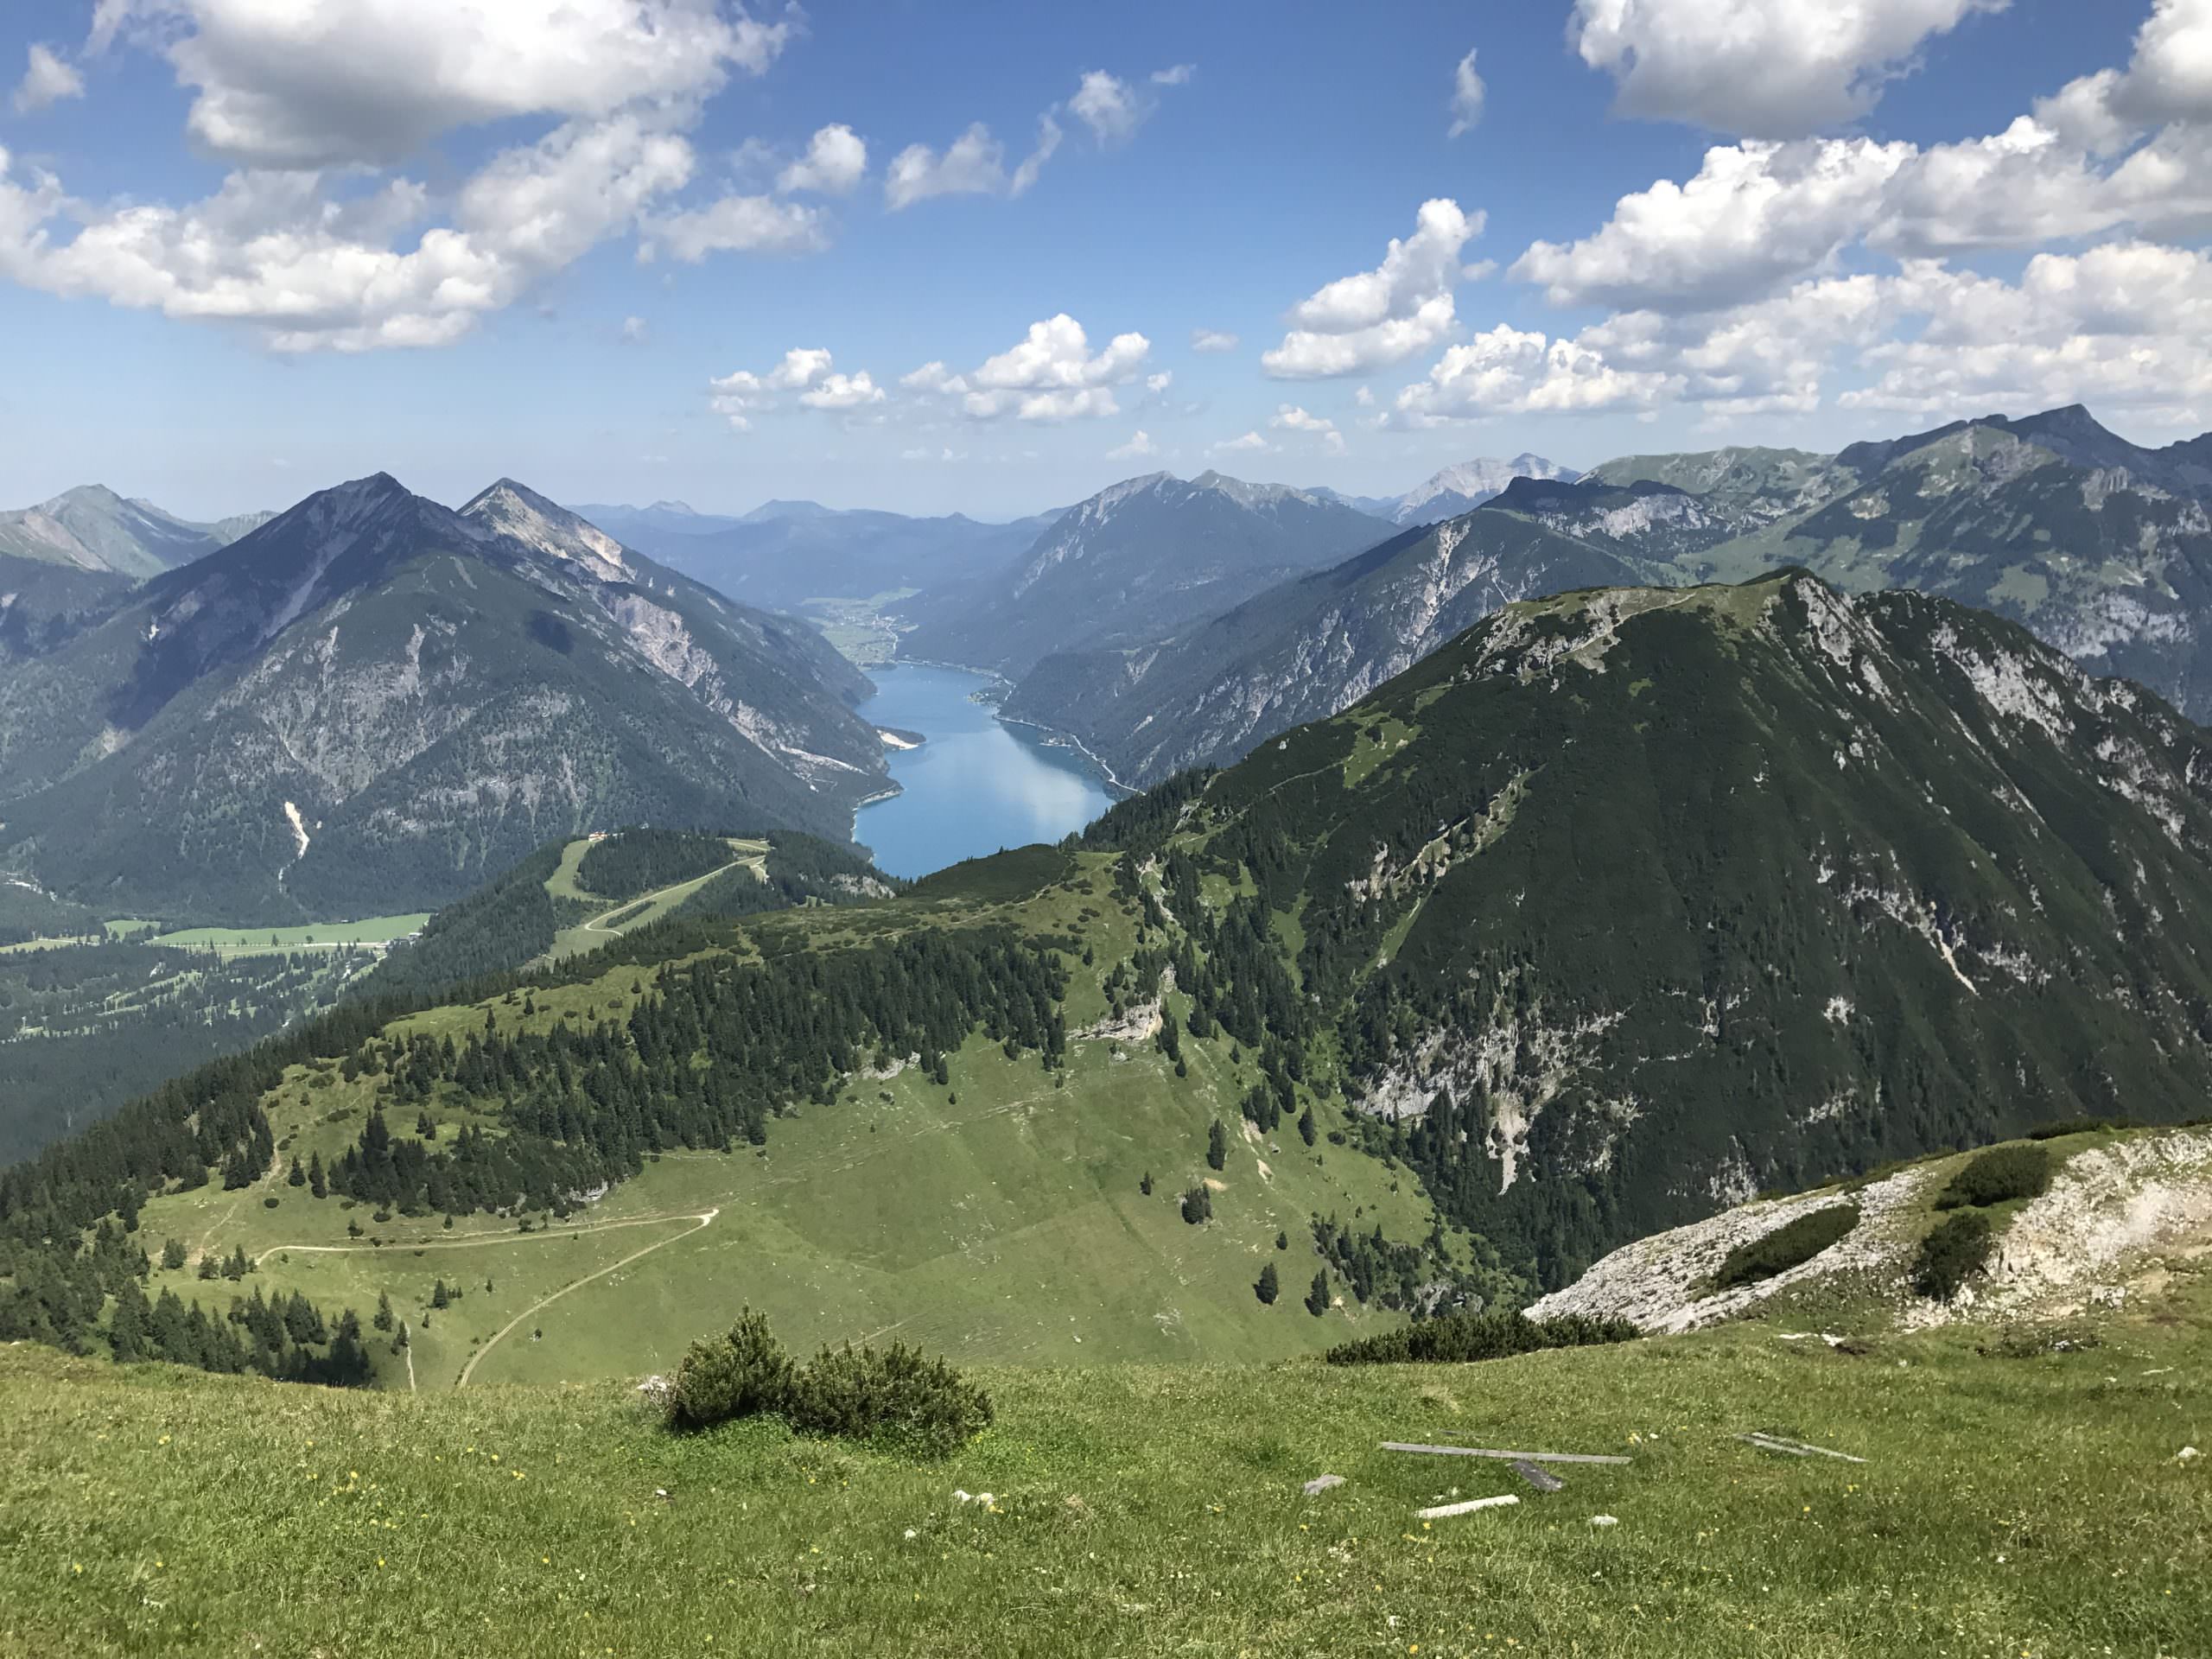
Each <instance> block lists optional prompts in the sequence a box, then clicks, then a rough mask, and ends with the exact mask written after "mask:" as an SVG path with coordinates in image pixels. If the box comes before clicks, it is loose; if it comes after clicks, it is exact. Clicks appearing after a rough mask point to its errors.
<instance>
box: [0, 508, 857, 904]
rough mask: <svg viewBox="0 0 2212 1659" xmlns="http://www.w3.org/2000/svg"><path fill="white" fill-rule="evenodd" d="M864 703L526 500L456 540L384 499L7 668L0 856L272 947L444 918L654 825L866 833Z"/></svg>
mask: <svg viewBox="0 0 2212 1659" xmlns="http://www.w3.org/2000/svg"><path fill="white" fill-rule="evenodd" d="M609 550H612V552H611V553H610V551H609ZM867 691H868V682H867V681H866V680H865V679H864V678H863V677H861V675H860V674H859V673H858V672H857V671H855V670H854V669H853V668H852V667H851V666H850V665H849V664H847V663H846V662H845V661H844V660H843V659H842V658H840V657H838V656H837V655H836V653H835V652H833V651H831V650H830V649H829V646H828V645H826V644H825V643H824V642H823V640H822V639H821V637H820V636H819V634H817V632H815V631H814V630H813V629H811V628H810V627H807V626H804V624H801V623H798V622H795V621H792V620H788V619H785V618H780V617H776V616H772V615H769V614H767V613H762V612H760V611H756V610H753V609H751V608H750V607H745V606H741V605H739V604H736V603H735V602H734V601H729V600H726V599H723V598H721V597H720V596H719V595H716V594H711V593H709V592H708V591H707V590H705V589H704V588H700V587H699V586H698V585H697V584H696V583H694V582H690V581H689V580H688V579H686V578H684V577H682V576H679V575H676V574H674V573H673V572H671V571H668V570H666V569H662V568H661V567H659V566H658V565H655V564H654V563H652V562H651V561H650V560H646V559H644V558H642V557H640V556H636V555H634V554H628V553H626V551H625V550H621V549H620V546H619V544H618V543H613V541H612V540H611V538H608V537H605V536H603V535H602V534H601V532H599V531H595V530H594V529H593V528H592V527H591V526H589V525H588V524H585V523H584V521H583V520H582V519H579V518H575V516H574V515H573V514H569V513H567V512H565V511H564V510H563V509H561V508H559V507H557V506H555V505H553V504H552V503H551V502H550V501H547V500H545V499H543V497H539V496H537V495H535V494H533V493H531V492H528V491H526V490H524V489H523V488H522V487H521V486H516V485H513V484H512V483H510V482H507V481H505V480H503V481H502V482H501V483H500V484H499V485H496V486H493V488H492V489H490V490H488V491H486V493H484V494H483V495H481V496H480V497H478V498H477V499H475V500H474V501H472V502H471V503H470V504H469V506H468V508H467V511H466V512H462V513H454V512H449V511H448V510H447V509H446V508H443V507H442V506H439V505H436V504H435V503H433V502H430V501H427V500H424V499H422V498H420V497H416V496H414V495H411V494H410V493H408V492H407V491H406V490H404V488H403V487H402V486H399V485H398V484H397V482H395V481H394V480H391V479H390V478H388V477H385V476H383V475H378V476H376V477H373V478H369V479H364V480H357V481H356V482H354V483H352V484H348V485H345V486H340V487H339V488H337V489H334V490H328V491H325V492H322V493H319V494H317V495H315V496H312V497H310V498H308V499H307V500H306V501H304V502H302V503H301V504H300V505H297V506H296V507H294V508H292V509H291V510H290V511H289V512H286V513H284V514H283V515H281V516H280V517H278V518H276V519H274V520H272V521H271V522H270V524H266V525H264V526H263V527H262V528H261V529H259V530H258V531H254V532H253V533H252V534H251V535H248V536H246V537H244V538H242V539H241V540H240V541H238V542H237V543H233V544H232V545H231V546H230V547H228V548H226V549H224V550H221V551H220V552H219V553H217V554H215V555H212V556H208V557H207V558H204V559H201V560H200V561H198V562H196V563H194V564H192V565H190V566H187V567H184V568H182V569H178V570H175V571H173V572H170V573H168V575H162V576H160V577H156V578H155V579H154V580H153V581H151V582H148V583H146V584H145V585H144V586H143V588H139V589H137V590H136V591H135V592H133V593H132V594H130V595H128V596H127V598H126V599H125V601H124V602H123V603H122V604H120V605H119V606H118V607H116V608H115V609H114V610H113V611H112V613H111V614H109V615H107V616H106V617H105V619H104V620H100V621H99V623H98V625H97V626H92V627H90V628H88V629H86V630H85V631H84V632H80V633H78V634H75V635H73V637H71V638H69V639H67V640H66V641H65V642H64V643H62V644H61V645H58V646H56V647H55V648H54V649H53V650H51V651H48V652H46V653H45V654H43V655H41V656H40V657H38V658H35V659H33V660H30V661H27V662H23V663H20V664H16V665H14V666H12V667H10V668H8V669H6V670H4V671H0V777H4V779H5V782H4V784H0V816H3V817H4V818H5V820H6V826H7V827H6V830H5V832H4V840H5V842H6V845H5V847H4V848H0V855H4V856H5V858H6V859H7V860H8V861H10V863H11V864H12V865H14V866H15V867H16V868H22V869H27V870H29V871H30V872H31V873H33V874H36V875H37V876H38V877H39V878H40V879H41V880H42V882H43V883H44V884H45V885H46V886H47V887H50V888H53V889H54V890H56V891H57V892H60V893H65V894H69V893H76V894H80V895H83V896H85V897H87V898H89V897H92V896H94V895H98V897H99V902H100V903H102V904H103V905H105V906H111V907H114V908H116V909H119V910H124V911H137V912H143V913H148V914H157V915H162V914H165V915H175V914H192V913H195V912H196V913H200V914H207V915H213V916H215V917H218V918H221V919H226V920H276V919H280V918H293V917H317V916H329V915H333V914H341V915H342V914H362V913H367V912H381V911H384V910H386V909H388V908H389V907H390V905H391V903H393V902H397V900H398V899H405V900H406V901H407V902H408V903H410V904H412V905H416V906H419V907H429V906H435V905H436V904H438V903H441V902H443V901H445V900H446V899H451V898H454V897H458V896H459V895H460V894H461V893H465V892H467V891H468V890H469V889H470V888H472V887H474V886H475V885H477V883H478V882H479V881H480V880H482V879H483V877H484V875H485V874H487V873H488V872H490V871H492V870H496V869H498V868H501V867H502V866H503V865H504V864H505V863H507V862H510V861H512V860H513V859H515V858H518V857H520V856H521V855H523V854H524V853H525V852H527V851H528V850H529V849H531V848H532V847H535V846H537V845H538V844H540V843H542V842H544V841H546V840H547V839H549V838H550V837H551V836H553V835H556V834H568V833H576V832H579V831H581V830H582V829H590V828H598V827H607V828H612V827H613V826H614V825H615V824H618V823H629V822H636V821H639V820H640V819H653V820H656V821H659V822H664V823H701V822H721V823H743V824H746V825H747V826H751V827H758V828H762V829H766V828H770V827H773V826H779V825H783V826H791V827H796V828H804V829H811V830H814V831H816V832H817V833H821V834H824V835H829V836H835V837H838V838H842V837H843V836H846V835H847V834H848V833H849V829H850V812H851V808H852V805H853V804H854V802H855V801H856V800H858V799H859V798H861V797H862V796H863V795H865V794H867V793H868V792H871V791H873V790H874V789H875V788H877V787H880V778H881V775H882V772H883V760H882V751H881V744H880V741H879V740H878V739H877V737H876V735H875V734H874V732H873V730H872V729H871V728H868V725H867V724H866V722H864V721H861V720H860V719H858V718H857V717H856V716H855V715H854V714H853V713H852V706H853V705H854V704H855V703H856V702H858V701H860V700H861V698H862V697H863V696H865V695H866V694H867Z"/></svg>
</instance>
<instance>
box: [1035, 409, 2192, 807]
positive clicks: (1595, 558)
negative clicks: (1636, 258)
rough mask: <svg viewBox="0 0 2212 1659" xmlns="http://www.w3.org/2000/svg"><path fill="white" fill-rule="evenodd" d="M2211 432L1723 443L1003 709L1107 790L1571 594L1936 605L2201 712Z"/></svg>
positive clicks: (1041, 675)
mask: <svg viewBox="0 0 2212 1659" xmlns="http://www.w3.org/2000/svg"><path fill="white" fill-rule="evenodd" d="M2208 501H2212V436H2208V437H2205V438H2198V439H2195V440H2192V441H2190V442H2185V443H2179V444H2175V445H2171V446H2169V447H2168V448H2164V449H2158V450H2152V449H2145V448H2139V447H2138V446H2136V445H2133V444H2130V443H2128V442H2126V441H2125V440H2123V439H2121V438H2119V437H2117V436H2116V435H2113V434H2112V433H2110V432H2108V431H2107V430H2106V429H2104V428H2102V427H2101V426H2099V425H2098V424H2097V423H2096V422H2095V421H2094V419H2092V418H2091V417H2090V416H2088V413H2087V411H2085V410H2081V409H2079V408H2069V409H2063V410H2051V411H2049V412H2048V413H2045V414H2043V415H2039V416H2030V417H2027V418H2024V419H2020V420H2012V419H2008V418H2006V417H2004V416H1988V417H1985V418H1982V419H1979V420H1974V421H1967V422H1959V423H1953V424H1950V425H1948V426H1944V427H1942V428H1938V429H1935V430H1933V431H1929V432H1925V433H1920V434H1916V435H1909V436H1905V437H1901V438H1897V439H1892V440H1887V441H1884V442H1874V443H1863V444H1857V445H1853V446H1851V447H1850V448H1846V449H1844V450H1842V451H1841V452H1840V453H1838V454H1834V455H1821V454H1811V453H1808V452H1804V451H1797V450H1783V449H1762V448H1730V449H1722V450H1717V451H1713V452H1709V453H1706V454H1662V455H1637V456H1628V457H1624V458H1621V459H1619V460H1616V461H1607V462H1605V463H1604V464H1603V465H1601V466H1599V467H1595V468H1593V469H1592V471H1591V472H1590V473H1589V474H1586V475H1584V476H1582V477H1580V478H1579V479H1577V478H1569V477H1565V476H1561V477H1559V478H1554V479H1539V478H1535V477H1533V476H1529V475H1522V476H1520V477H1516V478H1515V479H1512V480H1509V481H1508V482H1507V483H1506V485H1505V486H1504V487H1503V489H1501V490H1500V492H1499V493H1497V494H1496V495H1495V496H1492V497H1491V498H1490V499H1488V500H1486V501H1484V503H1483V504H1482V505H1480V506H1478V507H1477V508H1475V509H1474V510H1473V511H1471V512H1464V513H1461V514H1459V515H1458V516H1457V517H1455V518H1451V519H1448V520H1446V522H1445V523H1444V524H1440V525H1438V526H1436V527H1434V528H1433V530H1430V531H1424V532H1421V533H1420V534H1417V535H1414V536H1411V537H1400V538H1397V539H1395V540H1393V541H1387V542H1383V543H1380V544H1378V545H1377V546H1376V547H1374V548H1372V549H1370V550H1367V551H1365V552H1363V553H1362V554H1360V555H1359V556H1356V557H1354V558H1352V559H1351V560H1350V561H1348V562H1346V563H1344V564H1343V565H1341V566H1339V567H1337V568H1335V569H1330V570H1327V571H1325V572H1323V573H1320V574H1319V575H1314V576H1311V577H1307V578H1305V579H1302V580H1299V581H1294V582H1287V583H1286V584H1284V585H1282V586H1281V587H1279V588H1274V589H1272V590H1269V591H1267V592H1264V593H1262V594H1258V595H1255V597H1253V598H1252V599H1250V600H1249V601H1246V602H1245V603H1243V605H1241V606H1238V607H1233V608H1231V609H1230V610H1228V611H1226V612H1224V613H1221V614H1219V615H1217V616H1216V617H1214V618H1211V619H1204V618H1200V619H1192V620H1191V621H1189V622H1186V623H1185V624H1183V625H1181V626H1178V627H1174V628H1172V629H1169V628H1163V629H1161V630H1160V631H1159V632H1157V633H1155V635H1154V637H1153V638H1152V639H1135V640H1131V641H1125V642H1123V643H1122V644H1121V645H1115V646H1108V645H1101V644H1093V645H1085V646H1084V647H1082V648H1080V649H1077V650H1071V651H1065V652H1059V653H1055V654H1051V655H1047V656H1046V657H1045V658H1040V659H1039V662H1038V663H1037V664H1036V665H1035V666H1034V667H1033V670H1031V671H1029V672H1028V673H1027V674H1024V675H1020V676H1017V677H1016V683H1015V685H1014V689H1013V690H1012V692H1011V693H1010V695H1009V696H1008V697H1007V705H1006V706H1007V709H1008V711H1009V712H1010V713H1014V714H1017V715H1020V716H1021V717H1022V718H1024V719H1027V720H1031V721H1036V722H1038V723H1039V724H1043V725H1046V726H1049V727H1054V728H1059V729H1061V730H1064V731H1066V732H1068V733H1070V734H1073V735H1074V736H1076V737H1077V738H1079V739H1081V740H1082V741H1084V744H1085V745H1086V746H1087V747H1090V749H1091V750H1092V751H1093V752H1094V753H1096V754H1098V755H1099V756H1101V757H1102V758H1103V760H1105V761H1106V763H1107V764H1108V765H1109V766H1110V767H1111V768H1112V769H1113V770H1114V772H1115V773H1116V776H1118V777H1120V778H1122V779H1124V780H1125V781H1129V782H1134V783H1138V784H1143V783H1147V782H1150V781H1154V780H1157V779H1160V778H1163V777H1165V776H1166V775H1167V774H1168V773H1170V772H1173V771H1174V770H1175V769H1177V768H1178V767H1179V766H1187V765H1193V764H1200V763H1217V762H1220V761H1223V760H1232V759H1234V758H1236V756H1237V755H1239V754H1242V753H1244V752H1245V751H1246V750H1247V749H1248V748H1249V747H1250V746H1251V745H1252V744H1253V743H1255V742H1257V741H1261V740H1262V739H1264V738H1265V737H1267V736H1268V735H1270V734H1272V733H1274V731H1277V730H1281V729H1282V728H1285V727H1287V726H1289V725H1291V724H1294V723H1295V722H1296V721H1299V720H1300V719H1306V718H1311V717H1313V716H1315V715H1320V714H1324V713H1327V712H1330V711H1332V710H1333V709H1341V708H1344V707H1345V706H1347V705H1349V704H1350V703H1351V702H1353V701H1355V700H1356V699H1357V698H1358V697H1359V696H1363V695H1364V694H1365V693H1366V692H1367V691H1368V690H1371V689H1372V688H1373V687H1375V686H1376V685H1377V684H1380V683H1382V682H1383V680H1385V679H1387V678H1388V677H1389V676H1390V675H1392V674H1394V673H1395V672H1398V671H1401V670H1402V669H1404V668H1405V667H1406V666H1408V664H1411V663H1413V662H1415V661H1417V660H1419V659H1420V658H1421V656H1422V655H1424V654H1425V653H1426V652H1428V651H1431V650H1433V649H1434V648H1436V646H1437V645H1440V644H1441V643H1442V642H1443V641H1444V640H1446V639H1449V638H1450V637H1452V634H1453V633H1454V632H1457V631H1458V629H1459V628H1461V627H1463V626H1466V625H1467V624H1468V623H1470V622H1471V621H1472V620H1475V619H1476V618H1477V617H1478V616H1479V615H1481V614H1483V613H1485V612H1487V611H1490V610H1492V609H1495V608H1496V607H1497V606H1498V605H1499V604H1501V603H1503V602H1504V601H1508V600H1510V599H1513V598H1516V597H1521V596H1525V595H1529V594H1541V593H1544V592H1547V591H1552V590H1555V589H1556V588H1559V587H1560V586H1562V585H1565V584H1570V583H1618V582H1651V583H1662V584H1674V583H1688V582H1704V581H1711V580H1723V581H1741V580H1745V579H1748V578H1750V577H1751V576H1754V575H1758V574H1761V573H1763V572H1765V571H1770V570H1774V569H1781V568H1784V567H1788V566H1792V565H1797V566H1802V567H1804V568H1807V569H1811V570H1814V571H1815V572H1817V573H1819V574H1820V575H1822V576H1824V577H1825V578H1827V580H1829V581H1831V582H1834V583H1835V584H1836V585H1837V586H1839V587H1840V588H1845V589H1847V590H1849V591H1853V592H1871V591H1873V590H1875V589H1878V588H1913V589H1917V590H1921V591H1926V592H1933V593H1941V594H1947V595H1948V596H1950V597H1953V598H1955V599H1958V600H1960V601H1963V602H1965V603H1967V604H1971V605H1974V606H1977V607H1982V608H1986V609H1988V610H1992V611H1994V612H1996V613H1998V614H2000V615H2004V616H2007V617H2009V618H2011V619H2012V620H2016V621H2018V622H2020V623H2022V624H2024V626H2028V627H2030V628H2031V629H2032V630H2034V631H2035V632H2037V633H2038V634H2039V635H2041V636H2042V637H2043V638H2044V639H2046V640H2048V641H2049V642H2050V643H2051V644H2054V645H2057V646H2058V647H2060V648H2061V649H2062V650H2063V651H2065V652H2067V653H2068V654H2069V655H2071V656H2073V657H2075V658H2077V659H2078V660H2080V661H2081V662H2082V664H2084V665H2085V666H2087V667H2088V668H2090V669H2091V670H2093V671H2096V672H2099V673H2104V674H2119V675H2124V676H2126V677H2130V678H2133V679H2135V680H2138V681H2139V682H2141V683H2144V684H2145V685H2147V686H2149V687H2151V688H2152V690H2156V691H2158V692H2159V693H2160V694H2161V695H2162V696H2166V697H2168V698H2171V700H2172V701H2173V702H2175V703H2176V704H2177V706H2178V707H2179V708H2180V709H2182V710H2183V712H2185V713H2188V714H2190V715H2197V716H2202V715H2206V714H2209V713H2212V678H2208V668H2212V662H2208V659H2207V655H2206V653H2207V652H2208V650H2212V518H2208V513H2207V503H2208Z"/></svg>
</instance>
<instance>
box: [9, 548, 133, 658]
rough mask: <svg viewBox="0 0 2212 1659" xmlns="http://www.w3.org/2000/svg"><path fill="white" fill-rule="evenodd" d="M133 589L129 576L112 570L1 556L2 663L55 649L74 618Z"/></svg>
mask: <svg viewBox="0 0 2212 1659" xmlns="http://www.w3.org/2000/svg"><path fill="white" fill-rule="evenodd" d="M129 591H130V577H128V576H123V575H116V574H115V573H114V572H113V571H111V570H86V569H81V568H79V566H76V565H73V564H57V563H53V562H51V561H48V560H46V559H22V558H14V557H10V556H7V555H4V554H0V664H7V663H9V662H11V661H16V660H20V659H21V658H25V657H35V656H37V655H38V654H40V653H41V652H45V651H48V650H51V649H52V648H53V647H54V645H58V644H60V642H61V640H63V639H66V638H67V636H68V635H69V634H70V633H71V632H73V631H74V629H75V627H76V620H75V619H78V618H79V617H82V616H84V615H86V614H87V613H93V612H97V611H98V610H99V609H100V608H101V607H103V606H105V605H106V604H108V603H109V602H111V601H114V600H116V599H118V598H119V597H120V596H121V595H122V594H125V593H128V592H129Z"/></svg>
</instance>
